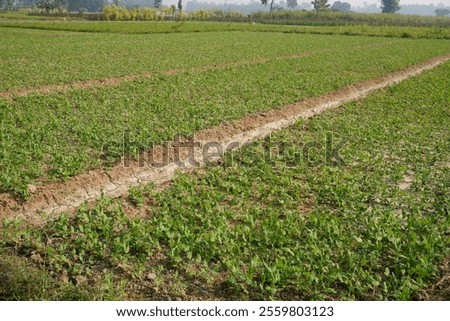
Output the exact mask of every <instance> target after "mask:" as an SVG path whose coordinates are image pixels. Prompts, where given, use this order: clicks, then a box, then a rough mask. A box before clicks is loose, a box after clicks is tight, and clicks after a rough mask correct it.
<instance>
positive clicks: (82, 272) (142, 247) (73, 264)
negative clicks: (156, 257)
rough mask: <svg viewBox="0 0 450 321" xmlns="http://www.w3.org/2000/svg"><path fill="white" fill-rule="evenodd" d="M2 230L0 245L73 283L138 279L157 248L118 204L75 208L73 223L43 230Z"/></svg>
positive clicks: (137, 221) (103, 202) (58, 221)
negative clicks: (115, 276)
mask: <svg viewBox="0 0 450 321" xmlns="http://www.w3.org/2000/svg"><path fill="white" fill-rule="evenodd" d="M4 228H5V230H3V231H2V233H3V235H2V241H3V242H6V243H8V244H10V245H13V248H14V250H15V251H16V252H18V253H19V252H20V253H27V256H33V257H34V258H35V259H36V260H38V261H42V262H43V263H44V264H45V265H46V266H48V267H49V268H50V270H51V271H53V272H55V273H57V274H58V275H62V276H64V275H66V276H67V277H68V278H69V279H70V280H71V281H73V282H80V281H79V280H80V276H84V277H91V276H93V275H94V274H100V275H103V276H105V274H107V273H110V272H111V271H113V272H115V273H117V274H119V273H120V274H123V275H125V276H128V277H130V278H135V277H140V276H141V273H142V271H143V270H144V263H145V262H146V261H147V260H148V258H149V256H150V255H151V254H152V250H153V249H154V248H155V246H157V243H155V242H154V240H153V239H152V238H151V236H150V231H149V230H147V231H146V229H147V228H149V226H148V224H146V223H144V222H143V221H142V220H140V219H131V220H130V219H128V218H127V217H126V216H125V215H124V213H123V210H122V208H121V207H120V205H119V204H112V203H111V201H110V200H108V199H106V198H103V199H102V200H101V201H100V202H99V204H98V205H97V206H96V207H95V208H93V209H87V208H85V207H82V208H80V209H79V210H78V212H77V214H76V216H75V217H74V218H73V219H71V218H69V217H68V216H67V215H61V216H59V217H58V218H57V219H56V220H54V221H52V222H50V223H48V224H47V225H46V226H45V228H44V229H43V230H36V229H33V228H26V227H25V228H23V227H15V225H14V224H12V223H10V222H5V223H4ZM77 280H78V281H77Z"/></svg>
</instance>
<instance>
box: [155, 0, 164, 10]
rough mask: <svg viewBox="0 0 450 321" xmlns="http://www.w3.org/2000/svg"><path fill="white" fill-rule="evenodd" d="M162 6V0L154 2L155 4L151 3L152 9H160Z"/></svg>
mask: <svg viewBox="0 0 450 321" xmlns="http://www.w3.org/2000/svg"><path fill="white" fill-rule="evenodd" d="M161 6H162V0H155V2H154V3H153V7H155V8H156V9H159V8H161Z"/></svg>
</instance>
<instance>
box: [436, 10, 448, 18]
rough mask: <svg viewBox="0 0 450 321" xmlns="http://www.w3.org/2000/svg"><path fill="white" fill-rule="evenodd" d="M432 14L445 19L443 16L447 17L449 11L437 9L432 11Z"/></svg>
mask: <svg viewBox="0 0 450 321" xmlns="http://www.w3.org/2000/svg"><path fill="white" fill-rule="evenodd" d="M434 14H435V15H436V16H437V17H445V16H448V15H449V14H450V10H448V9H443V8H438V9H436V10H434Z"/></svg>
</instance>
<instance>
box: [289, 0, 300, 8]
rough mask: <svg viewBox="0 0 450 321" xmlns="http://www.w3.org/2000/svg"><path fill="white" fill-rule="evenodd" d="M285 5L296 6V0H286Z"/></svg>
mask: <svg viewBox="0 0 450 321" xmlns="http://www.w3.org/2000/svg"><path fill="white" fill-rule="evenodd" d="M287 6H288V8H290V9H295V8H296V7H297V6H298V1H297V0H288V1H287Z"/></svg>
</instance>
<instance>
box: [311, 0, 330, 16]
mask: <svg viewBox="0 0 450 321" xmlns="http://www.w3.org/2000/svg"><path fill="white" fill-rule="evenodd" d="M311 4H312V5H313V8H314V11H316V12H317V13H319V12H321V11H326V10H328V8H329V7H330V4H329V3H328V0H314V1H311Z"/></svg>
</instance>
